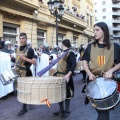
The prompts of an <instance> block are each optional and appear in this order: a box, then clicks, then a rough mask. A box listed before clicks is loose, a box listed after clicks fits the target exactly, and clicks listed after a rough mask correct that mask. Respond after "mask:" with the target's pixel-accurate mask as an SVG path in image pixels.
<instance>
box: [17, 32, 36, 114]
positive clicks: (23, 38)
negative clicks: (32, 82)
mask: <svg viewBox="0 0 120 120" xmlns="http://www.w3.org/2000/svg"><path fill="white" fill-rule="evenodd" d="M25 52H26V56H25V55H24V54H25ZM22 53H23V54H22ZM16 54H17V56H18V59H17V58H16V62H17V63H18V61H19V60H21V62H20V63H19V64H17V63H16V71H17V72H18V74H19V75H20V77H26V76H32V72H31V70H30V66H31V65H32V64H36V57H35V55H34V50H33V49H32V48H31V47H29V46H27V35H26V33H21V34H20V47H18V48H17V53H16ZM26 112H27V108H26V104H23V106H22V109H21V110H20V111H19V113H18V114H17V115H18V116H21V115H23V114H25V113H26Z"/></svg>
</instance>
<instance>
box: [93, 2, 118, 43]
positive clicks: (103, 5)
mask: <svg viewBox="0 0 120 120" xmlns="http://www.w3.org/2000/svg"><path fill="white" fill-rule="evenodd" d="M94 6H95V7H94V8H95V23H97V22H101V21H103V22H105V23H107V25H108V27H109V31H110V35H111V39H112V40H113V41H115V42H117V43H120V29H119V27H120V0H95V1H94ZM98 8H100V9H98Z"/></svg>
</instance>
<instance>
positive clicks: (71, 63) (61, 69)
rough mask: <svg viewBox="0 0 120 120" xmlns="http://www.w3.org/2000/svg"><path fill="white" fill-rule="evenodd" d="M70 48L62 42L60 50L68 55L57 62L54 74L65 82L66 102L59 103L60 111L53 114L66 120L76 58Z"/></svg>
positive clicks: (72, 88) (71, 93)
mask: <svg viewBox="0 0 120 120" xmlns="http://www.w3.org/2000/svg"><path fill="white" fill-rule="evenodd" d="M70 47H71V44H70V41H69V40H68V39H65V40H63V41H62V50H63V52H68V54H67V55H66V56H65V57H64V58H63V59H61V60H60V61H59V62H58V65H57V72H56V76H61V77H64V79H65V80H66V81H67V84H66V92H67V94H66V100H65V101H62V102H60V103H59V107H60V110H59V111H57V112H54V113H53V114H54V115H56V116H58V115H61V117H62V118H67V117H68V116H69V114H70V111H69V106H70V98H71V97H73V96H74V84H73V78H72V75H73V72H74V70H75V67H76V58H75V54H74V52H73V51H71V50H70ZM65 63H66V64H65ZM65 71H66V72H65ZM64 102H65V109H64Z"/></svg>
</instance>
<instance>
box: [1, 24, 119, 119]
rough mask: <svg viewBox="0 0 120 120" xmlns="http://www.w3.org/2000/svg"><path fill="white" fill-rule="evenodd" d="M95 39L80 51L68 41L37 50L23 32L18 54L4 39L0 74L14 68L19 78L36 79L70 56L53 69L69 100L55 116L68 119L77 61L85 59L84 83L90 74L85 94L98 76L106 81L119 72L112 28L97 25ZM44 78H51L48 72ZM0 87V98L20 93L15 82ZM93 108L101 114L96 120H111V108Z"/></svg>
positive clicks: (86, 100)
mask: <svg viewBox="0 0 120 120" xmlns="http://www.w3.org/2000/svg"><path fill="white" fill-rule="evenodd" d="M94 37H95V39H94V41H93V42H91V43H89V44H88V45H81V46H80V48H78V49H76V48H73V47H72V46H71V43H70V40H68V39H65V40H63V41H62V46H59V47H58V46H57V45H54V46H53V48H51V49H50V48H49V45H48V44H47V43H46V44H44V45H43V47H41V46H40V48H38V49H33V48H32V42H31V41H28V40H27V35H26V33H21V34H20V36H19V38H20V46H17V47H16V50H15V51H14V50H13V48H12V43H11V42H10V41H9V40H7V41H4V40H3V38H1V41H0V74H2V72H4V71H5V70H9V69H11V68H14V69H15V70H16V72H17V73H18V74H19V75H20V77H28V76H37V72H39V71H41V70H43V69H44V68H45V67H46V66H48V65H49V64H50V63H51V62H53V61H54V60H56V59H57V58H58V57H60V56H61V55H62V53H67V55H66V56H65V57H63V58H61V60H59V61H58V63H57V64H56V65H54V66H53V68H54V69H56V71H57V72H56V73H55V74H54V75H55V76H57V77H59V76H62V77H64V79H65V81H66V99H65V100H64V101H61V102H59V110H58V111H57V112H54V113H53V114H54V115H55V116H58V115H61V117H62V118H67V117H68V116H69V114H70V101H71V98H72V97H73V96H74V87H75V86H74V81H73V75H74V74H75V68H76V66H77V61H80V60H82V62H83V68H84V70H82V71H81V73H82V74H83V80H85V79H86V74H87V75H88V78H87V81H85V83H86V84H85V86H84V88H83V90H82V92H85V89H86V86H88V85H89V83H90V82H92V81H94V80H96V79H97V77H103V78H105V79H106V80H107V79H110V78H112V77H113V72H115V71H117V70H119V69H120V55H119V53H120V47H119V45H118V44H116V43H113V42H111V41H110V37H109V29H108V26H107V24H106V23H104V22H99V23H96V24H95V25H94ZM1 56H2V57H1ZM63 70H64V71H63ZM79 72H80V71H79ZM42 76H49V71H47V72H46V73H44V74H43V75H42ZM99 87H101V86H99ZM0 88H1V89H0V98H3V97H5V96H6V95H7V94H9V93H11V92H13V91H17V85H16V82H14V83H11V84H8V85H7V86H4V85H2V83H1V82H0ZM101 91H102V90H101ZM93 99H94V98H93ZM101 101H102V99H101ZM64 102H65V107H64ZM88 103H89V99H88V96H87V97H86V98H85V104H88ZM26 107H27V104H25V103H23V106H22V109H21V110H20V111H19V112H18V116H21V115H23V114H25V113H26V112H27V108H26ZM94 107H95V109H96V111H97V112H98V118H97V120H109V111H110V109H107V110H101V109H97V106H94ZM105 107H106V106H105Z"/></svg>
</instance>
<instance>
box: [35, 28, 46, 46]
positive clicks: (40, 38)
mask: <svg viewBox="0 0 120 120" xmlns="http://www.w3.org/2000/svg"><path fill="white" fill-rule="evenodd" d="M45 42H46V31H44V30H37V45H38V46H37V47H39V46H40V45H43V44H44V43H45Z"/></svg>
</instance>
